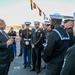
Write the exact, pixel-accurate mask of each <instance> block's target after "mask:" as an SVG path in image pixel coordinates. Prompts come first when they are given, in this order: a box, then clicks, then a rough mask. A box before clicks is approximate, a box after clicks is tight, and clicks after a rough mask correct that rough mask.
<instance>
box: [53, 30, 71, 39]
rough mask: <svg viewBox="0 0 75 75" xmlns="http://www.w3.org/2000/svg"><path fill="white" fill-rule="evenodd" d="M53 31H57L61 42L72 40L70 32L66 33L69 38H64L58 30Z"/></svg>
mask: <svg viewBox="0 0 75 75" xmlns="http://www.w3.org/2000/svg"><path fill="white" fill-rule="evenodd" d="M53 31H55V32H56V33H57V34H58V35H59V37H60V39H61V40H70V36H69V34H68V32H66V33H67V37H63V36H62V35H61V33H60V32H59V31H58V30H57V29H53Z"/></svg>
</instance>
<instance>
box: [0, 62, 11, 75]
mask: <svg viewBox="0 0 75 75" xmlns="http://www.w3.org/2000/svg"><path fill="white" fill-rule="evenodd" d="M9 68H10V63H5V64H0V75H8V71H9Z"/></svg>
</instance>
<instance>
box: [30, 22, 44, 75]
mask: <svg viewBox="0 0 75 75" xmlns="http://www.w3.org/2000/svg"><path fill="white" fill-rule="evenodd" d="M34 25H35V30H33V33H32V67H33V68H32V69H31V71H35V70H36V73H37V74H38V73H40V69H41V47H42V45H43V43H42V41H43V33H42V30H41V29H40V28H39V26H40V22H39V21H34Z"/></svg>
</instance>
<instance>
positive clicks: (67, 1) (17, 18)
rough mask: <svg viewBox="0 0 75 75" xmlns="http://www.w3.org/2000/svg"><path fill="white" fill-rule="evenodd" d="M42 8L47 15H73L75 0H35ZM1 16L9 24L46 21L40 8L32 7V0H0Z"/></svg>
mask: <svg viewBox="0 0 75 75" xmlns="http://www.w3.org/2000/svg"><path fill="white" fill-rule="evenodd" d="M33 2H35V3H36V4H37V5H38V6H39V7H40V9H41V10H42V11H43V12H44V13H45V14H46V15H47V17H48V18H50V17H49V15H50V14H53V13H60V14H62V15H67V16H68V15H70V16H73V13H74V12H75V0H33ZM0 18H2V19H4V20H5V22H6V24H7V25H21V24H22V23H24V22H25V21H30V22H32V23H33V21H35V20H38V21H41V22H42V21H44V20H43V17H42V16H39V14H38V10H37V9H34V10H31V9H30V0H0Z"/></svg>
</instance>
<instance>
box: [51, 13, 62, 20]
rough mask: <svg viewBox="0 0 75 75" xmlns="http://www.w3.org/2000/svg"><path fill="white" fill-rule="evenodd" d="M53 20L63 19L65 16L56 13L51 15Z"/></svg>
mask: <svg viewBox="0 0 75 75" xmlns="http://www.w3.org/2000/svg"><path fill="white" fill-rule="evenodd" d="M50 18H51V19H59V20H60V19H63V15H60V14H59V13H54V14H52V15H50Z"/></svg>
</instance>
